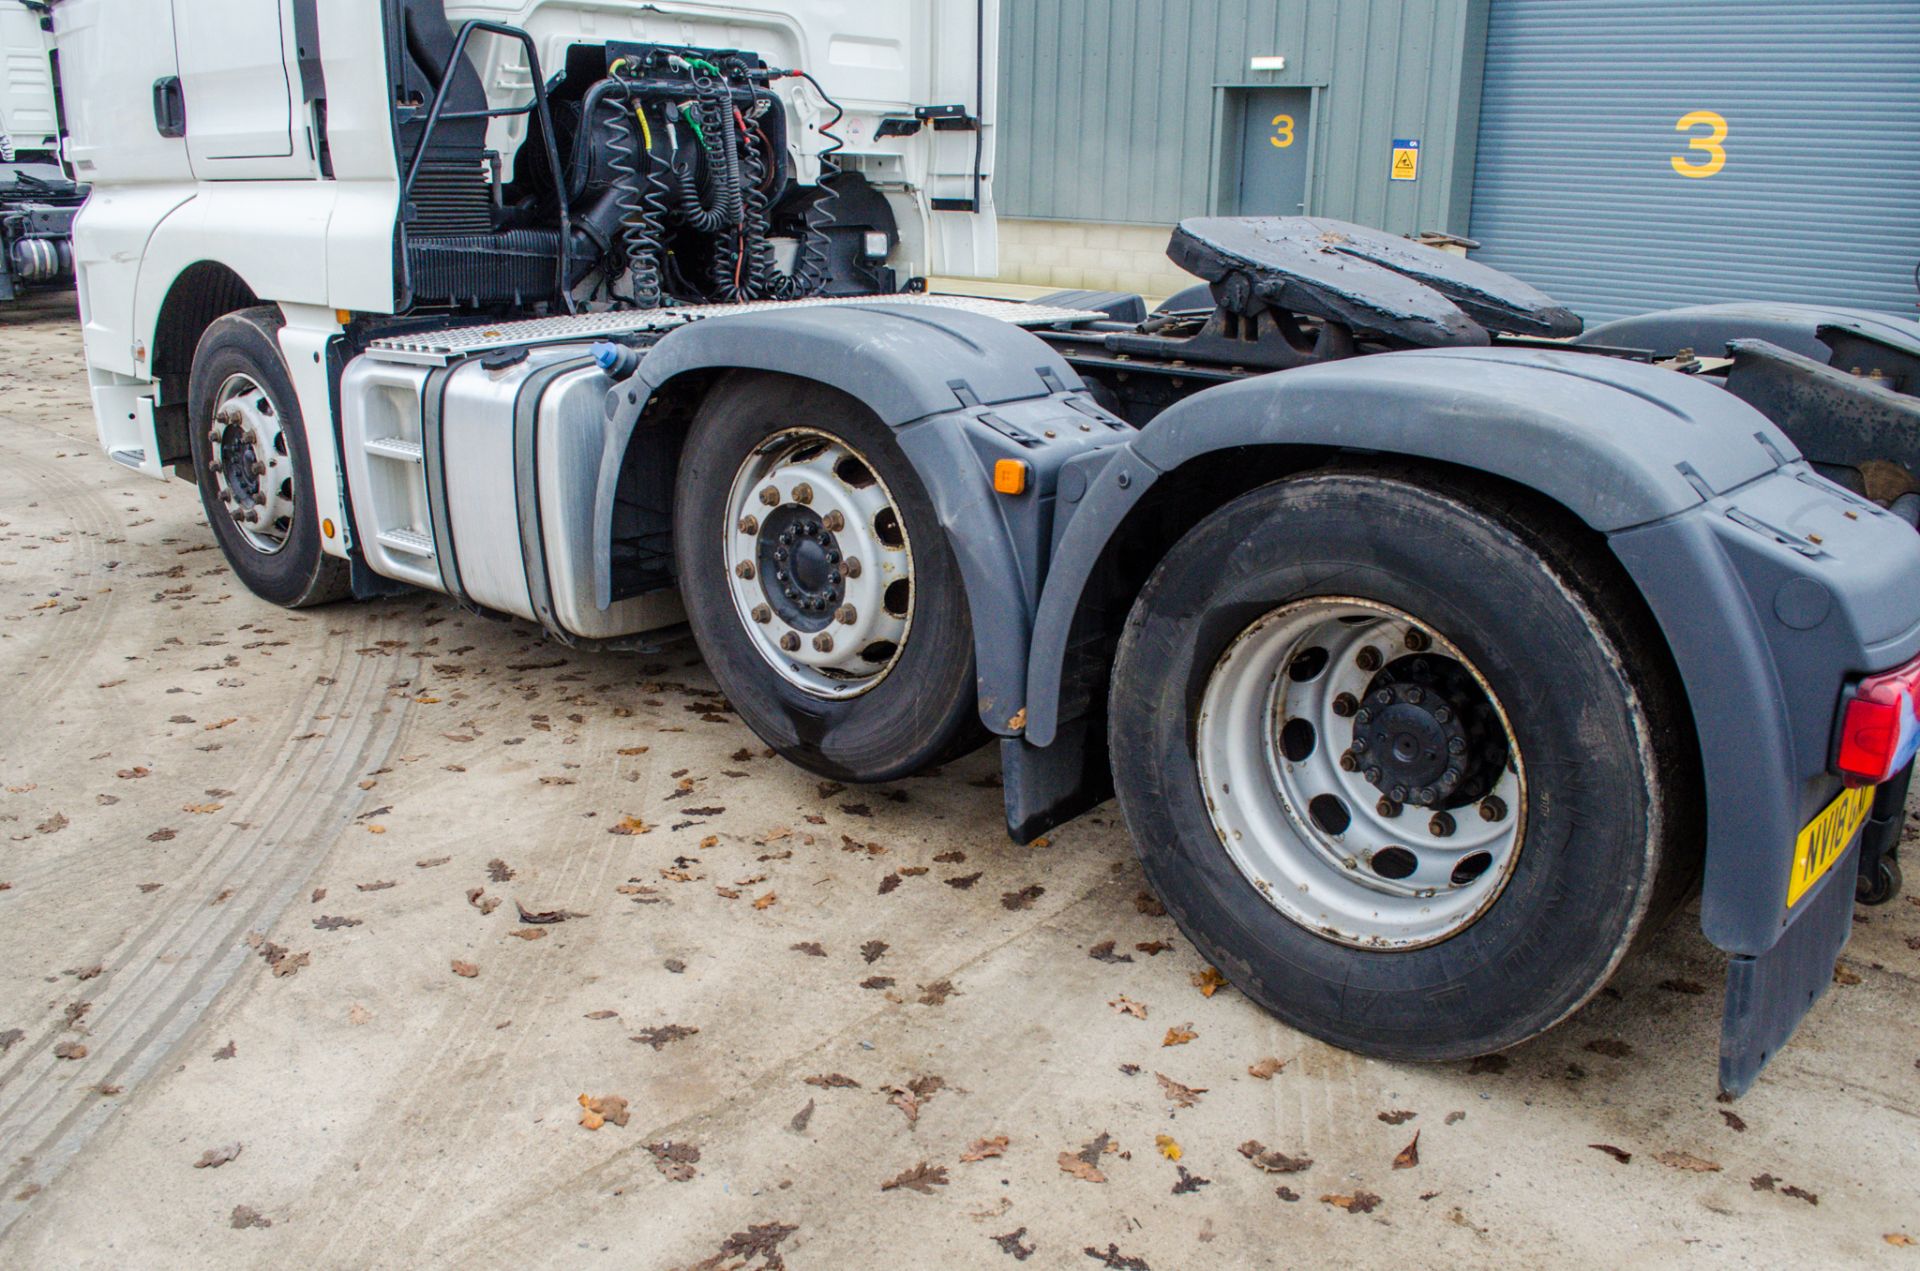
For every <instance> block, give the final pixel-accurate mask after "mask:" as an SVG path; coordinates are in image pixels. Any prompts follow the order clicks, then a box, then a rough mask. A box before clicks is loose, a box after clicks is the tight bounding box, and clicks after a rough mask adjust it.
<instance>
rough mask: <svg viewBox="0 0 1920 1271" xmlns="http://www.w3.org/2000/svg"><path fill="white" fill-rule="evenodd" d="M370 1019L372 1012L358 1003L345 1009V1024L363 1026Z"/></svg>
mask: <svg viewBox="0 0 1920 1271" xmlns="http://www.w3.org/2000/svg"><path fill="white" fill-rule="evenodd" d="M372 1018H373V1012H372V1011H370V1010H368V1009H367V1008H366V1007H364V1006H362V1005H360V1003H358V1002H355V1003H354V1004H353V1005H352V1006H349V1007H348V1008H347V1023H349V1024H364V1023H366V1022H367V1021H368V1020H370V1019H372Z"/></svg>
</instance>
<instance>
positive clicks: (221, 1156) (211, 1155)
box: [193, 1143, 241, 1169]
mask: <svg viewBox="0 0 1920 1271" xmlns="http://www.w3.org/2000/svg"><path fill="white" fill-rule="evenodd" d="M240 1147H241V1145H240V1144H238V1143H229V1144H227V1145H226V1146H225V1147H210V1148H208V1149H207V1150H206V1151H204V1152H202V1153H200V1159H199V1160H197V1161H195V1162H194V1163H193V1168H195V1169H219V1168H220V1167H221V1166H222V1165H225V1164H226V1163H227V1162H228V1161H230V1160H232V1159H233V1158H234V1157H236V1156H238V1155H240Z"/></svg>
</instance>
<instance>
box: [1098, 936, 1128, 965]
mask: <svg viewBox="0 0 1920 1271" xmlns="http://www.w3.org/2000/svg"><path fill="white" fill-rule="evenodd" d="M1087 956H1088V957H1090V958H1092V959H1093V960H1094V961H1095V962H1131V961H1133V955H1132V954H1131V953H1115V952H1114V951H1113V941H1111V940H1102V941H1101V942H1100V943H1099V944H1096V945H1094V946H1093V947H1092V948H1091V949H1088V950H1087Z"/></svg>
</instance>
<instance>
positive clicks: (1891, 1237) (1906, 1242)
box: [1880, 1231, 1914, 1249]
mask: <svg viewBox="0 0 1920 1271" xmlns="http://www.w3.org/2000/svg"><path fill="white" fill-rule="evenodd" d="M1880 1238H1881V1239H1882V1240H1884V1241H1886V1242H1887V1243H1888V1244H1890V1245H1892V1246H1894V1247H1895V1248H1896V1249H1905V1248H1907V1247H1909V1246H1910V1245H1912V1244H1913V1243H1914V1239H1913V1237H1912V1236H1909V1235H1907V1234H1906V1233H1905V1232H1904V1231H1889V1232H1888V1233H1887V1234H1886V1235H1884V1236H1882V1237H1880Z"/></svg>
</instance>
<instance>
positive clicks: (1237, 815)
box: [1196, 596, 1527, 949]
mask: <svg viewBox="0 0 1920 1271" xmlns="http://www.w3.org/2000/svg"><path fill="white" fill-rule="evenodd" d="M1315 650H1320V651H1323V652H1324V654H1325V660H1324V664H1323V665H1322V666H1321V667H1320V668H1319V669H1317V670H1316V669H1315V668H1314V663H1315V662H1316V661H1317V660H1318V654H1316V653H1315V652H1314V651H1315ZM1369 650H1370V651H1371V653H1369V652H1368V651H1369ZM1416 659H1417V660H1418V662H1417V664H1416ZM1455 668H1457V669H1455ZM1297 677H1298V678H1297ZM1383 677H1384V678H1383ZM1436 683H1437V684H1439V685H1440V686H1441V687H1440V688H1437V689H1436V688H1435V687H1434V685H1435V684H1436ZM1422 686H1424V699H1423V700H1424V701H1425V705H1423V706H1418V707H1416V706H1413V705H1411V704H1409V703H1407V702H1406V701H1405V700H1403V699H1404V697H1405V696H1409V695H1411V696H1413V697H1415V698H1416V699H1420V698H1421V697H1422V694H1421V693H1419V692H1415V693H1412V694H1409V689H1419V688H1421V687H1422ZM1475 686H1477V689H1478V694H1479V696H1476V695H1475V693H1474V687H1475ZM1383 689H1384V691H1386V692H1387V693H1388V695H1389V698H1390V699H1392V701H1391V704H1390V705H1387V706H1382V705H1379V704H1378V701H1379V700H1380V699H1378V697H1377V695H1378V693H1379V692H1381V691H1383ZM1370 694H1373V696H1370ZM1441 707H1444V708H1445V709H1444V710H1442V709H1439V708H1441ZM1388 711H1391V712H1392V714H1390V715H1389V714H1388V713H1387V712H1388ZM1361 712H1365V713H1366V715H1367V717H1368V718H1367V719H1366V721H1365V729H1364V731H1365V733H1366V734H1367V736H1368V737H1370V738H1373V739H1376V740H1381V741H1382V742H1383V744H1384V745H1386V746H1390V747H1395V748H1397V749H1396V754H1397V755H1398V756H1399V758H1398V759H1396V760H1394V761H1392V763H1391V765H1390V767H1389V768H1388V769H1386V770H1383V769H1382V768H1381V767H1380V765H1379V764H1370V763H1368V762H1364V761H1365V760H1366V759H1367V758H1368V756H1367V755H1366V753H1365V752H1358V753H1356V754H1355V768H1354V770H1352V771H1349V770H1348V769H1346V768H1344V767H1343V766H1342V756H1343V755H1345V754H1347V753H1348V752H1349V748H1350V747H1352V745H1353V743H1354V740H1355V735H1356V731H1357V727H1356V724H1357V721H1359V720H1360V719H1361ZM1375 712H1379V714H1375ZM1419 712H1425V713H1426V718H1425V719H1424V720H1423V719H1422V718H1421V715H1420V713H1419ZM1438 715H1445V716H1446V717H1447V720H1448V721H1451V722H1449V723H1436V722H1435V717H1436V716H1438ZM1401 721H1410V722H1408V723H1406V726H1405V727H1402V726H1401ZM1302 722H1304V723H1305V725H1307V726H1308V727H1310V728H1311V731H1312V737H1313V741H1312V744H1311V746H1310V747H1306V748H1304V750H1303V744H1302V743H1303V739H1304V738H1305V737H1306V733H1305V732H1304V731H1303V730H1302V728H1301V723H1302ZM1383 734H1384V735H1383ZM1455 736H1461V737H1462V739H1463V741H1464V744H1465V750H1464V752H1463V753H1462V754H1461V755H1460V756H1459V757H1457V758H1445V759H1435V758H1434V756H1435V755H1446V754H1447V751H1446V750H1445V749H1444V745H1445V744H1448V743H1450V742H1451V739H1452V738H1453V737H1455ZM1196 740H1197V742H1198V745H1197V747H1196V749H1197V752H1198V761H1199V774H1200V781H1201V787H1202V789H1203V791H1204V793H1205V795H1206V802H1207V808H1208V814H1209V816H1210V818H1211V819H1212V821H1213V826H1214V829H1215V831H1216V832H1217V833H1218V834H1219V836H1220V841H1221V843H1222V844H1223V845H1224V846H1225V848H1226V850H1227V854H1228V855H1229V856H1230V857H1231V858H1232V859H1233V862H1234V864H1235V865H1236V866H1237V867H1238V868H1239V870H1240V872H1241V873H1242V874H1243V875H1245V876H1246V878H1247V880H1248V881H1249V882H1251V883H1252V884H1253V886H1254V887H1255V888H1256V889H1258V890H1259V892H1260V893H1261V895H1263V896H1265V897H1266V899H1267V901H1268V902H1269V903H1270V904H1272V905H1273V906H1274V908H1276V909H1278V910H1279V911H1280V912H1281V913H1282V914H1284V915H1286V916H1287V917H1288V918H1290V919H1292V920H1293V921H1294V922H1296V923H1298V924H1299V925H1301V926H1302V927H1305V928H1307V929H1308V930H1310V931H1312V932H1314V933H1315V934H1316V935H1319V936H1322V937H1324V938H1326V939H1328V940H1332V941H1335V942H1337V943H1340V944H1346V945H1353V946H1356V947H1360V948H1371V949H1413V948H1420V947H1422V946H1425V945H1431V944H1437V943H1439V942H1440V941H1442V940H1446V939H1448V938H1450V937H1452V936H1455V935H1458V934H1459V933H1460V932H1461V931H1463V930H1465V929H1466V928H1467V927H1469V926H1471V925H1472V924H1473V922H1474V921H1475V920H1477V919H1478V918H1479V917H1480V916H1481V915H1482V914H1484V913H1485V912H1486V911H1487V909H1488V907H1489V906H1490V905H1492V904H1493V902H1494V901H1495V900H1496V899H1497V898H1498V897H1499V895H1500V893H1501V891H1502V890H1503V889H1504V888H1505V887H1506V884H1507V882H1508V880H1509V879H1510V878H1511V877H1512V875H1513V870H1514V867H1515V865H1516V864H1517V863H1518V861H1519V856H1520V849H1521V844H1522V843H1523V841H1524V839H1525V825H1526V810H1527V807H1526V768H1525V765H1524V763H1523V762H1522V761H1521V756H1520V749H1519V746H1518V745H1517V743H1516V742H1515V740H1514V737H1513V730H1512V727H1511V725H1510V723H1509V722H1508V719H1507V716H1506V713H1505V711H1504V709H1503V708H1502V707H1501V704H1500V699H1499V697H1498V696H1497V695H1496V694H1495V693H1494V692H1493V691H1492V688H1491V686H1490V685H1488V683H1487V681H1486V679H1485V677H1484V676H1482V675H1481V674H1480V672H1479V670H1478V669H1477V668H1475V667H1474V666H1473V664H1472V662H1471V661H1469V660H1468V659H1467V658H1466V656H1465V655H1464V654H1462V653H1461V651H1460V650H1459V649H1458V648H1457V647H1456V646H1454V645H1453V644H1452V643H1450V642H1449V641H1447V640H1446V639H1444V638H1443V637H1441V636H1439V635H1437V634H1436V633H1434V632H1433V630H1432V629H1431V628H1430V627H1427V626H1425V625H1424V624H1421V623H1420V622H1418V621H1417V620H1416V619H1415V618H1413V617H1412V616H1411V615H1409V614H1406V613H1403V612H1401V611H1400V610H1397V609H1394V608H1391V607H1389V606H1386V605H1382V604H1378V603H1375V602H1373V601H1369V600H1362V599H1360V598H1358V597H1351V596H1323V597H1315V598H1313V599H1310V600H1303V601H1298V602H1295V603H1293V604H1290V605H1286V606H1284V607H1282V608H1280V609H1276V610H1274V611H1273V612H1272V613H1269V614H1267V615H1266V616H1265V617H1262V618H1261V619H1259V620H1258V621H1256V622H1255V623H1253V625H1251V626H1250V627H1248V628H1247V629H1246V630H1245V631H1244V632H1242V633H1241V634H1240V635H1239V636H1238V637H1237V638H1236V639H1235V640H1234V642H1233V643H1232V644H1230V645H1229V646H1228V647H1227V649H1226V651H1225V652H1224V653H1223V654H1221V656H1220V660H1219V662H1218V663H1216V664H1215V667H1214V670H1213V672H1212V674H1211V675H1210V677H1209V678H1208V681H1207V687H1206V691H1205V694H1204V696H1203V700H1202V703H1201V709H1200V717H1199V721H1198V725H1197V736H1196ZM1409 743H1411V744H1409ZM1369 744H1370V743H1369V742H1368V741H1367V740H1365V739H1363V741H1362V745H1369ZM1501 746H1504V748H1505V752H1506V758H1507V762H1504V763H1500V762H1497V760H1496V759H1495V758H1494V757H1493V756H1494V755H1495V753H1496V752H1497V749H1498V748H1499V747H1501ZM1376 753H1377V748H1376ZM1403 760H1404V761H1405V762H1402V761H1403ZM1436 763H1445V764H1448V765H1450V766H1451V767H1452V768H1454V769H1455V770H1456V771H1457V773H1458V775H1457V776H1456V777H1455V778H1454V780H1455V781H1456V782H1457V784H1455V785H1453V787H1452V788H1451V790H1446V791H1443V790H1441V789H1438V788H1436V787H1438V786H1444V785H1445V784H1446V779H1445V777H1444V776H1443V777H1442V778H1440V779H1438V780H1437V781H1436V786H1430V787H1427V788H1426V790H1427V791H1429V792H1430V793H1428V794H1427V798H1428V800H1429V806H1418V805H1417V804H1416V802H1415V801H1416V800H1419V799H1420V798H1421V797H1422V795H1423V791H1422V789H1421V788H1418V787H1415V788H1406V787H1405V786H1404V785H1402V786H1400V787H1399V792H1400V793H1402V794H1403V795H1404V796H1405V800H1406V801H1403V802H1402V803H1400V804H1399V805H1398V807H1399V811H1398V812H1397V814H1396V813H1393V812H1391V811H1390V810H1389V809H1390V808H1391V807H1392V806H1393V801H1392V799H1391V797H1390V796H1391V794H1392V793H1393V792H1394V791H1395V787H1394V785H1393V781H1394V777H1395V775H1396V774H1402V775H1404V774H1405V773H1407V772H1418V773H1431V772H1433V771H1434V768H1433V765H1434V764H1436ZM1370 769H1371V771H1372V774H1373V775H1372V778H1371V779H1370V777H1369V770H1370ZM1375 781H1379V782H1383V783H1386V785H1387V788H1385V789H1383V788H1382V786H1381V785H1377V784H1375ZM1328 799H1331V800H1333V802H1332V803H1327V802H1325V800H1328ZM1316 801H1319V802H1316ZM1383 801H1385V804H1386V805H1387V806H1385V807H1383ZM1336 809H1337V812H1338V813H1344V816H1345V824H1344V825H1343V824H1341V817H1340V816H1339V815H1337V814H1336ZM1437 812H1444V813H1445V814H1446V816H1447V817H1448V818H1449V820H1450V823H1451V824H1450V826H1448V825H1446V824H1444V823H1436V821H1435V814H1436V813H1437ZM1443 830H1445V832H1442V831H1443ZM1409 866H1410V868H1409Z"/></svg>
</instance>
